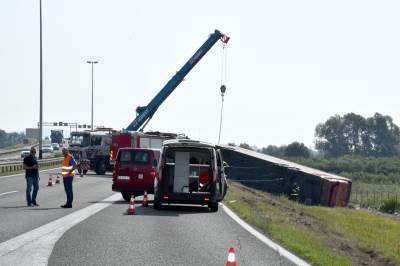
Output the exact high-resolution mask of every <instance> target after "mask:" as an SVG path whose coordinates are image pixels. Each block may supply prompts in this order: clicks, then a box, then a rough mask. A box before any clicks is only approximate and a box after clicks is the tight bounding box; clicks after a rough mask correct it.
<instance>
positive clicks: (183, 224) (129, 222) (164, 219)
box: [49, 201, 293, 265]
mask: <svg viewBox="0 0 400 266" xmlns="http://www.w3.org/2000/svg"><path fill="white" fill-rule="evenodd" d="M139 205H140V204H137V215H135V216H129V215H124V213H125V211H126V209H127V207H128V205H127V204H126V203H125V202H123V201H119V202H116V203H114V204H113V205H111V206H110V207H108V208H107V209H105V210H103V211H101V212H99V213H97V214H95V215H94V216H91V217H90V218H88V219H87V220H85V221H83V222H81V223H80V224H78V225H76V226H75V227H73V228H72V229H70V230H69V231H67V232H66V233H65V234H64V235H63V237H62V238H61V239H60V240H59V241H58V242H57V243H56V245H55V247H54V249H53V253H52V255H51V257H50V260H49V265H79V264H82V263H84V264H90V265H225V264H226V259H227V255H228V250H229V247H230V246H231V245H232V246H234V247H235V249H236V260H237V263H238V265H293V264H292V263H290V262H289V261H288V260H287V259H286V258H284V257H282V256H280V255H279V254H277V253H276V252H275V251H273V250H271V249H269V248H268V247H267V246H266V245H265V244H264V243H262V242H261V241H259V240H258V239H256V238H255V237H254V236H253V235H250V234H249V233H248V232H247V231H246V230H244V229H243V228H242V227H240V226H239V225H238V224H237V223H236V222H235V221H234V220H232V219H231V218H230V217H229V216H228V215H227V214H226V213H225V212H224V211H223V210H222V208H221V209H220V210H219V211H218V212H217V213H210V212H208V209H207V208H205V207H197V206H166V207H165V208H164V209H163V210H160V211H157V210H154V209H153V208H151V207H149V208H143V207H141V206H139Z"/></svg>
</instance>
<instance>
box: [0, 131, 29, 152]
mask: <svg viewBox="0 0 400 266" xmlns="http://www.w3.org/2000/svg"><path fill="white" fill-rule="evenodd" d="M24 138H25V134H24V133H18V132H11V133H7V132H5V131H4V130H2V129H0V148H6V147H10V146H13V145H15V144H19V143H23V141H24Z"/></svg>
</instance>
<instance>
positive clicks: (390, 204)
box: [379, 198, 400, 213]
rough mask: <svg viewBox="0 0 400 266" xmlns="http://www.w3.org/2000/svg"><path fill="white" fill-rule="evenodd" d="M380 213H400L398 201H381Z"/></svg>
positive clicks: (392, 199) (394, 199)
mask: <svg viewBox="0 0 400 266" xmlns="http://www.w3.org/2000/svg"><path fill="white" fill-rule="evenodd" d="M379 209H380V211H382V212H386V213H395V212H398V211H400V201H399V200H397V199H396V198H391V199H386V200H384V201H383V203H382V205H381V207H380V208H379Z"/></svg>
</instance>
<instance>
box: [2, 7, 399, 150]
mask: <svg viewBox="0 0 400 266" xmlns="http://www.w3.org/2000/svg"><path fill="white" fill-rule="evenodd" d="M42 12H43V111H44V114H43V121H45V122H53V121H64V122H74V123H79V124H90V117H91V66H90V65H89V64H87V63H86V61H87V60H98V61H99V63H98V64H96V65H95V66H94V124H95V125H104V126H107V127H113V128H115V129H118V130H120V129H122V128H126V127H127V126H128V125H129V124H130V123H131V121H132V120H133V119H134V118H135V109H136V107H137V106H144V105H147V103H148V102H149V101H150V100H151V99H152V98H153V97H154V96H155V95H156V94H157V93H158V92H159V91H160V90H161V88H162V87H163V86H164V85H165V84H166V83H167V81H168V80H169V79H170V78H171V77H172V76H173V75H174V74H175V73H176V71H178V70H179V69H180V68H181V67H182V66H183V64H184V63H185V62H186V61H187V60H188V59H189V58H190V57H191V56H192V55H193V54H194V52H195V51H196V50H197V49H198V48H199V47H200V46H201V45H202V44H203V42H204V41H205V40H206V39H207V37H208V36H209V34H210V33H212V32H214V30H215V29H218V30H220V31H221V32H223V33H225V34H226V35H228V36H230V37H231V39H230V41H229V43H228V45H227V47H226V70H227V74H226V79H224V84H225V85H226V87H227V91H226V93H225V97H224V99H225V101H224V107H223V120H222V132H221V143H228V142H234V143H236V144H239V143H243V142H246V143H248V144H250V145H255V146H258V147H266V146H268V145H271V144H272V145H283V144H289V143H291V142H293V141H300V142H303V143H305V144H306V145H307V146H309V147H312V146H313V145H314V132H315V127H316V125H317V124H318V123H322V122H325V121H326V120H327V119H328V118H329V117H330V116H333V115H335V114H340V115H343V114H346V113H349V112H355V113H357V114H360V115H363V116H364V117H369V116H372V115H373V114H374V113H375V112H380V113H382V114H385V115H390V116H391V117H392V118H393V119H394V122H395V123H397V124H399V122H400V108H399V107H398V106H399V103H398V102H399V100H400V34H399V26H400V16H399V15H398V14H399V12H400V2H399V1H368V0H360V1H355V0H346V1H344V0H343V1H342V0H337V1H320V0H315V1H307V0H306V1H297V0H293V1H289V0H282V1H262V0H260V1H255V0H248V1H232V0H231V1H211V0H203V1H182V0H181V1H178V0H169V1H154V0H152V1H134V0H126V1H123V0H114V1H110V0H109V1H104V0H84V1H83V0H79V1H78V0H42ZM0 33H1V34H0V91H1V94H0V95H1V96H0V103H1V104H0V114H1V115H0V128H1V129H4V130H6V131H24V129H25V128H27V127H36V126H37V123H38V121H39V88H40V83H39V80H40V79H39V78H40V76H39V59H40V57H39V0H1V1H0ZM223 58H224V57H223V48H222V44H221V43H217V44H216V45H214V47H213V48H212V49H211V50H210V51H209V52H208V53H207V54H206V55H205V56H204V58H203V59H202V60H201V61H200V62H199V63H198V64H197V66H195V68H194V69H193V70H192V71H191V72H190V73H189V74H188V75H187V77H186V79H185V81H184V82H182V84H181V85H180V86H179V87H177V88H176V90H175V91H174V92H173V93H172V94H171V95H170V96H169V98H168V99H167V100H166V101H165V102H164V103H163V104H162V105H161V106H160V108H159V109H158V111H157V112H156V114H155V115H154V117H153V119H152V120H151V121H150V123H149V124H148V125H147V127H146V130H158V131H163V132H176V133H185V134H186V135H188V136H189V137H191V138H192V139H200V140H203V141H209V142H213V143H216V142H217V141H218V132H219V122H220V108H221V96H220V91H219V88H220V86H221V78H222V77H221V68H222V61H224V60H223ZM49 130H50V128H46V132H48V131H49ZM46 134H47V133H46Z"/></svg>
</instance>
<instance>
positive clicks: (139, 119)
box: [126, 30, 229, 131]
mask: <svg viewBox="0 0 400 266" xmlns="http://www.w3.org/2000/svg"><path fill="white" fill-rule="evenodd" d="M218 40H221V41H222V42H223V43H227V42H228V41H229V37H228V36H226V35H224V34H222V33H221V32H220V31H218V30H215V32H214V33H212V34H211V35H210V36H209V37H208V39H207V40H206V41H205V42H204V44H203V45H202V46H201V47H200V48H199V49H198V50H197V51H196V53H194V55H193V56H192V57H191V58H190V59H189V61H187V62H186V64H185V65H184V66H183V67H182V68H181V69H180V70H179V71H178V72H177V73H176V74H175V75H174V76H173V77H172V78H171V79H170V80H169V81H168V83H167V84H166V85H165V86H164V87H163V88H162V89H161V91H160V92H159V93H158V94H157V95H156V96H155V97H154V98H153V99H152V100H151V101H150V103H149V104H148V105H147V106H139V107H137V109H136V113H137V116H136V118H135V120H133V121H132V123H131V124H130V125H129V126H128V127H127V128H126V129H127V130H128V131H137V130H139V128H140V127H142V125H143V127H142V130H143V128H144V126H146V124H147V123H148V121H149V120H150V119H151V117H152V116H153V115H154V113H155V112H156V111H157V109H158V107H160V105H161V104H162V103H163V102H164V101H165V99H167V98H168V96H169V95H170V94H171V93H172V92H173V91H174V90H175V88H176V87H178V86H179V84H180V83H181V82H182V80H183V79H184V78H185V76H186V75H187V74H188V73H189V72H190V70H192V68H193V67H194V66H195V65H196V64H197V63H198V62H199V61H200V60H201V58H202V57H203V56H204V55H205V54H206V53H207V52H208V51H209V50H210V49H211V47H213V45H214V44H215V43H216V42H217V41H218Z"/></svg>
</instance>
